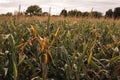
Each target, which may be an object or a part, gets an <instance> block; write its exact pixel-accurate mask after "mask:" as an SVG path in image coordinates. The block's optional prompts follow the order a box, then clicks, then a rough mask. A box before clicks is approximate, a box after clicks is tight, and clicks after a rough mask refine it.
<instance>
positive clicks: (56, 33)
mask: <svg viewBox="0 0 120 80" xmlns="http://www.w3.org/2000/svg"><path fill="white" fill-rule="evenodd" d="M59 30H60V28H59V27H58V28H57V31H56V32H55V37H56V36H57V35H58V32H59Z"/></svg>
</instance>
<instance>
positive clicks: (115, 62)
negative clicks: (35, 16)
mask: <svg viewBox="0 0 120 80" xmlns="http://www.w3.org/2000/svg"><path fill="white" fill-rule="evenodd" d="M71 22H72V21H71ZM71 22H70V21H68V20H64V21H55V22H52V21H51V20H50V16H49V17H48V21H46V22H39V21H34V22H33V23H31V24H32V25H31V24H27V23H21V24H18V23H17V22H15V21H12V22H11V23H9V24H8V23H0V31H1V34H0V45H1V46H0V62H1V63H0V79H1V80H46V79H50V80H51V79H54V80H117V79H118V77H119V74H120V73H119V70H120V27H119V26H120V22H119V21H113V22H109V21H105V20H101V21H91V20H87V19H82V20H81V21H76V22H75V23H71Z"/></svg>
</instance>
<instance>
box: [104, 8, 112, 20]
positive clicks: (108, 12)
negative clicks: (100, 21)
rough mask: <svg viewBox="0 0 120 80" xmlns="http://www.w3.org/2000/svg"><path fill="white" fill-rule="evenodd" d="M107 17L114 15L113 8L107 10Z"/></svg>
mask: <svg viewBox="0 0 120 80" xmlns="http://www.w3.org/2000/svg"><path fill="white" fill-rule="evenodd" d="M105 17H108V18H112V17H113V11H112V9H109V10H108V11H106V14H105Z"/></svg>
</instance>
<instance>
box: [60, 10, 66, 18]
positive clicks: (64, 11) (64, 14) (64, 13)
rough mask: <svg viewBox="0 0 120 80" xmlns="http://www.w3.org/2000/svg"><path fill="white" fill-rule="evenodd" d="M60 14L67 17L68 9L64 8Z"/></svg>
mask: <svg viewBox="0 0 120 80" xmlns="http://www.w3.org/2000/svg"><path fill="white" fill-rule="evenodd" d="M60 16H64V17H67V10H65V9H63V10H62V11H61V13H60Z"/></svg>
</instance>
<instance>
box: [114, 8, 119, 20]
mask: <svg viewBox="0 0 120 80" xmlns="http://www.w3.org/2000/svg"><path fill="white" fill-rule="evenodd" d="M114 18H115V19H118V18H120V7H117V8H115V9H114Z"/></svg>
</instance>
